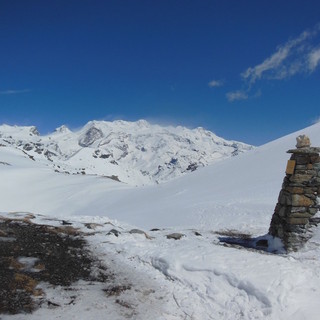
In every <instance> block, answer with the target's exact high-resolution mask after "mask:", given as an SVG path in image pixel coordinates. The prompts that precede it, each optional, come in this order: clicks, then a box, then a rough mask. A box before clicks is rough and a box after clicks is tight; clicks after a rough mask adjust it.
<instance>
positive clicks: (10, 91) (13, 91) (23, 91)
mask: <svg viewBox="0 0 320 320" xmlns="http://www.w3.org/2000/svg"><path fill="white" fill-rule="evenodd" d="M26 92H30V90H29V89H23V90H3V91H0V94H19V93H26Z"/></svg>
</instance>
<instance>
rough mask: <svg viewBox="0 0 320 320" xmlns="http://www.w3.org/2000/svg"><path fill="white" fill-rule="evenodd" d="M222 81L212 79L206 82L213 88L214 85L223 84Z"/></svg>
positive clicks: (219, 85)
mask: <svg viewBox="0 0 320 320" xmlns="http://www.w3.org/2000/svg"><path fill="white" fill-rule="evenodd" d="M223 84H224V81H223V80H212V81H210V82H209V83H208V86H209V87H210V88H214V87H221V86H223Z"/></svg>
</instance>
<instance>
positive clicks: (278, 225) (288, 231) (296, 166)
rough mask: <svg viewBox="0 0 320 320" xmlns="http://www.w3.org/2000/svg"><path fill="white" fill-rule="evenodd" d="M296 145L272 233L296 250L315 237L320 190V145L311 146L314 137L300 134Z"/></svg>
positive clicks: (286, 245) (273, 220)
mask: <svg viewBox="0 0 320 320" xmlns="http://www.w3.org/2000/svg"><path fill="white" fill-rule="evenodd" d="M296 147H297V148H296V149H293V150H289V151H287V152H288V153H291V154H292V155H291V158H290V160H289V161H288V165H287V170H286V176H285V178H284V181H283V185H282V189H281V191H280V194H279V198H278V203H277V205H276V208H275V211H274V214H273V217H272V220H271V224H270V229H269V233H270V234H271V235H272V236H274V237H279V238H280V239H282V241H283V244H284V246H285V249H286V250H288V251H292V250H293V251H296V250H298V249H299V248H301V247H302V246H303V244H304V243H305V242H306V241H307V240H308V239H309V238H310V237H311V230H310V228H311V227H312V226H313V225H316V224H317V223H318V222H319V221H318V220H319V218H316V217H315V214H316V213H317V212H318V209H319V205H318V200H317V197H318V195H319V194H320V157H319V153H320V148H314V147H311V144H310V139H309V138H308V137H307V136H305V135H302V136H299V137H297V145H296Z"/></svg>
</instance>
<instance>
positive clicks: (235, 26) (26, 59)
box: [0, 0, 320, 145]
mask: <svg viewBox="0 0 320 320" xmlns="http://www.w3.org/2000/svg"><path fill="white" fill-rule="evenodd" d="M0 49H1V50H0V110H1V112H0V123H9V124H18V125H36V126H37V127H38V129H39V130H40V132H41V133H47V132H50V131H52V130H54V129H55V128H56V127H58V126H60V125H62V124H67V125H68V126H69V127H70V128H77V127H80V126H82V125H84V124H85V123H86V122H88V121H89V120H94V119H96V120H114V119H124V120H130V121H134V120H138V119H147V120H149V121H151V122H155V123H160V124H161V123H163V124H178V125H185V126H189V127H197V126H202V127H205V128H207V129H209V130H212V131H214V132H215V133H216V134H218V135H220V136H223V137H225V138H228V139H236V140H241V141H245V142H247V143H251V144H255V145H260V144H263V143H265V142H267V141H271V140H273V139H275V138H278V137H281V136H283V135H285V134H287V133H290V132H293V131H296V130H298V129H301V128H303V127H306V126H308V125H311V124H312V123H313V122H315V121H316V120H317V119H318V118H319V117H320V103H319V102H320V1H318V0H317V1H315V0H308V1H306V0H303V1H300V0H290V1H288V0H285V1H284V0H277V1H275V0H269V1H264V0H261V1H256V0H252V1H246V0H243V1H239V0H228V1H215V0H211V1H209V0H208V1H207V0H204V1H201V0H198V1H189V0H180V1H178V0H170V1H169V0H161V1H160V0H159V1H146V0H145V1H139V0H137V1H135V0H127V1H125V0H107V1H103V0H99V1H98V0H90V1H89V0H81V1H79V0H77V1H75V0H68V1H65V0H52V1H43V0H28V1H25V0H12V1H5V0H0Z"/></svg>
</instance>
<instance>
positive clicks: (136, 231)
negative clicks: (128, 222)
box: [129, 229, 151, 240]
mask: <svg viewBox="0 0 320 320" xmlns="http://www.w3.org/2000/svg"><path fill="white" fill-rule="evenodd" d="M129 233H130V234H143V235H144V236H145V237H146V238H147V239H149V240H150V239H151V237H150V236H149V235H148V234H147V233H146V232H144V231H142V230H139V229H132V230H130V231H129Z"/></svg>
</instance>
